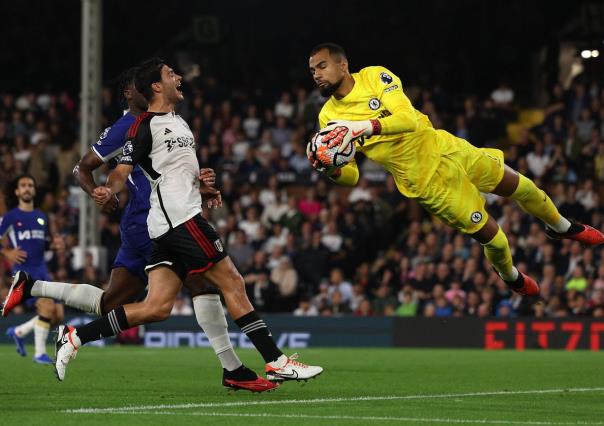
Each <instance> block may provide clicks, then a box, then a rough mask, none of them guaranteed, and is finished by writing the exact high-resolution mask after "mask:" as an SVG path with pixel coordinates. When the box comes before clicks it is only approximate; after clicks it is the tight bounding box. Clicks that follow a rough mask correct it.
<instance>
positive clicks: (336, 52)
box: [310, 43, 346, 59]
mask: <svg viewBox="0 0 604 426" xmlns="http://www.w3.org/2000/svg"><path fill="white" fill-rule="evenodd" d="M324 49H326V50H327V51H328V52H329V54H330V55H333V56H339V57H340V58H342V59H346V52H345V51H344V48H343V47H342V46H340V45H339V44H336V43H321V44H317V45H316V46H315V47H313V48H312V49H311V51H310V56H312V55H314V54H315V53H317V52H320V51H321V50H324Z"/></svg>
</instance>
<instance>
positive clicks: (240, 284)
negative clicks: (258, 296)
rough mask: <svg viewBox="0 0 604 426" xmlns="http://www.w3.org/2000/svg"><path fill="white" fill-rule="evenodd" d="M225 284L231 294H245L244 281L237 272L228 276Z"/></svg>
mask: <svg viewBox="0 0 604 426" xmlns="http://www.w3.org/2000/svg"><path fill="white" fill-rule="evenodd" d="M226 284H227V288H228V291H230V292H232V293H245V281H244V280H243V277H242V276H241V274H240V273H239V272H237V271H234V272H232V273H230V274H229V276H228V279H227V283H226Z"/></svg>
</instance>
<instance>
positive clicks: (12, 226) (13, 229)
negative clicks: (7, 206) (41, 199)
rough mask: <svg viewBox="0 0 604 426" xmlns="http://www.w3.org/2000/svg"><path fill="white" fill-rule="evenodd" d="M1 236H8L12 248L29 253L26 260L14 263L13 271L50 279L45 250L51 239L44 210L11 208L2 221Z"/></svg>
mask: <svg viewBox="0 0 604 426" xmlns="http://www.w3.org/2000/svg"><path fill="white" fill-rule="evenodd" d="M0 236H2V237H5V236H6V237H8V241H9V243H10V246H11V247H12V248H16V247H20V248H21V250H23V251H24V252H26V253H27V259H25V262H23V263H21V264H18V265H17V264H15V265H13V272H14V271H15V270H17V269H18V270H21V271H25V272H27V273H29V274H30V275H31V276H32V277H33V278H35V279H43V280H45V279H48V278H47V277H48V269H47V268H46V262H45V261H44V251H45V250H46V246H47V244H48V242H49V241H50V233H49V231H48V217H46V215H45V214H44V212H42V211H41V210H38V209H34V210H33V211H31V212H26V211H23V210H21V209H19V208H14V209H12V210H9V211H8V212H6V214H5V215H4V217H3V218H2V221H1V222H0Z"/></svg>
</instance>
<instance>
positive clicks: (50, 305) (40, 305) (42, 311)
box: [36, 298, 55, 318]
mask: <svg viewBox="0 0 604 426" xmlns="http://www.w3.org/2000/svg"><path fill="white" fill-rule="evenodd" d="M36 308H37V310H38V314H39V315H42V316H43V317H46V318H52V317H53V316H54V310H55V309H54V308H55V302H54V301H53V300H52V299H46V298H44V299H38V301H37V303H36Z"/></svg>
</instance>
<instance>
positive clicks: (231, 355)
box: [193, 294, 243, 371]
mask: <svg viewBox="0 0 604 426" xmlns="http://www.w3.org/2000/svg"><path fill="white" fill-rule="evenodd" d="M193 309H194V310H195V316H196V317H197V322H198V323H199V326H200V327H201V328H202V330H203V331H204V333H205V334H206V336H208V340H209V341H210V344H211V345H212V348H214V352H216V355H217V356H218V359H219V360H220V364H222V368H225V369H226V370H227V371H233V370H236V369H238V368H239V367H241V365H243V363H242V362H241V360H240V359H239V357H238V356H237V354H236V353H235V351H234V350H233V345H232V344H231V339H229V330H228V326H227V321H226V318H225V316H224V309H223V308H222V303H221V302H220V296H218V295H217V294H202V295H200V296H195V297H194V298H193Z"/></svg>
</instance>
